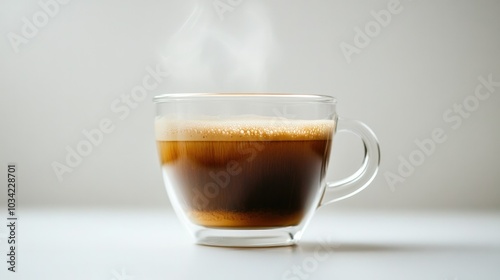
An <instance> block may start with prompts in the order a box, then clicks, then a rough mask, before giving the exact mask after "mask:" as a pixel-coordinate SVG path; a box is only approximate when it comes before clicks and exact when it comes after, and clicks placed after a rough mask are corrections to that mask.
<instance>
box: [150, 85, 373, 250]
mask: <svg viewBox="0 0 500 280" xmlns="http://www.w3.org/2000/svg"><path fill="white" fill-rule="evenodd" d="M154 102H155V106H156V119H155V135H156V141H157V147H158V153H159V157H160V162H161V170H162V173H163V179H164V183H165V187H166V189H167V192H168V196H169V198H170V201H171V203H172V206H173V208H174V210H175V212H176V214H177V216H178V218H179V219H180V220H181V221H182V222H183V224H184V225H185V226H186V227H187V229H188V231H189V232H190V233H191V234H192V236H193V237H194V239H195V241H196V243H198V244H204V245H214V246H238V247H240V246H241V247H254V246H255V247H263V246H283V245H293V244H296V243H297V242H298V241H299V239H300V237H301V235H302V233H303V230H304V228H305V227H306V225H307V224H308V222H309V221H310V220H311V217H312V216H313V214H314V212H315V210H316V209H317V208H319V207H321V206H323V205H326V204H328V203H331V202H335V201H339V200H342V199H345V198H348V197H350V196H352V195H354V194H356V193H358V192H359V191H361V190H362V189H364V188H365V187H367V186H368V185H369V184H370V182H371V181H372V180H373V178H374V177H375V175H376V173H377V170H378V166H379V160H380V151H379V145H378V142H377V138H376V136H375V134H374V133H373V132H372V131H371V130H370V128H368V127H367V126H366V125H364V124H363V123H361V122H358V121H352V120H344V119H339V118H338V116H337V113H336V110H335V106H336V100H335V98H333V97H330V96H323V95H296V94H275V93H255V94H250V93H245V94H242V93H185V94H164V95H159V96H156V97H155V98H154ZM336 131H338V132H341V131H347V132H352V133H354V134H356V135H358V136H359V137H360V138H361V140H362V141H363V143H364V148H365V155H364V160H363V163H362V165H361V167H360V168H359V170H358V171H357V172H355V173H354V174H353V175H351V176H350V177H348V178H346V179H344V180H341V181H339V182H334V183H327V182H325V181H324V178H325V175H326V171H327V166H328V162H329V157H330V150H331V145H332V139H333V136H334V133H335V132H336Z"/></svg>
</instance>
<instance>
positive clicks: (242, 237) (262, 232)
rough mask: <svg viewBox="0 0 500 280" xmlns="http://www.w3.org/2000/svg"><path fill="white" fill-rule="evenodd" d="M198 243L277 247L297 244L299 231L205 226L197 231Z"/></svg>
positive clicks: (225, 245)
mask: <svg viewBox="0 0 500 280" xmlns="http://www.w3.org/2000/svg"><path fill="white" fill-rule="evenodd" d="M195 239H196V243H197V244H200V245H208V246H219V247H277V246H291V245H295V244H297V242H298V241H299V239H300V234H299V233H298V232H293V231H292V230H287V229H283V228H272V229H215V228H204V229H200V230H198V231H197V232H196V233H195Z"/></svg>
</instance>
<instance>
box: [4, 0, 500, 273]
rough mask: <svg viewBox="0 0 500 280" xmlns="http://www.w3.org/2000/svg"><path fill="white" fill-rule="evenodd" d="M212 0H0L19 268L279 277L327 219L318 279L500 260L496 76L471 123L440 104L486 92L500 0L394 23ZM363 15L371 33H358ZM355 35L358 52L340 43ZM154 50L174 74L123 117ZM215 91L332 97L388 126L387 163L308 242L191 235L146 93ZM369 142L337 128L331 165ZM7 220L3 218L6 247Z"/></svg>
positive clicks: (438, 9)
mask: <svg viewBox="0 0 500 280" xmlns="http://www.w3.org/2000/svg"><path fill="white" fill-rule="evenodd" d="M221 1H222V2H224V3H227V1H225V0H221ZM40 2H41V3H48V2H51V1H48V0H41V1H40ZM61 2H62V1H61ZM51 3H56V2H51ZM213 3H214V1H212V0H206V1H201V0H200V1H195V0H191V1H184V0H182V1H181V0H179V1H170V0H169V1H155V0H145V1H116V0H114V1H96V0H89V1H81V0H72V1H68V3H67V4H57V8H56V6H54V5H53V6H51V8H50V9H51V11H52V12H51V13H52V15H50V16H47V12H45V11H44V9H43V8H42V7H41V5H40V4H39V2H38V1H35V0H31V1H12V0H1V1H0V35H1V36H2V38H3V39H2V40H0V129H1V130H0V131H1V132H0V134H1V137H0V164H1V165H2V167H0V170H3V171H0V180H1V182H6V176H7V175H6V174H7V163H10V162H13V163H16V164H17V166H18V173H17V176H18V177H17V178H18V179H17V180H18V185H17V186H18V192H17V198H18V200H17V202H18V206H17V214H18V216H19V217H20V220H19V221H20V227H19V228H18V237H19V240H20V245H19V249H18V250H19V251H18V253H19V260H20V262H19V266H20V269H21V271H22V272H21V274H18V275H17V276H18V278H17V279H131V278H126V277H119V275H118V276H117V274H118V273H122V272H124V271H122V270H121V269H125V270H126V272H127V273H129V274H131V275H135V276H136V278H135V279H165V275H167V276H168V275H170V276H172V279H181V278H186V279H187V278H193V279H199V278H208V279H211V278H212V277H217V278H221V277H222V276H228V277H232V276H235V275H236V274H237V273H241V274H242V279H256V278H265V277H264V276H268V277H269V278H270V279H284V278H283V277H282V276H283V275H284V273H285V272H286V271H288V270H289V269H291V268H292V267H293V266H294V265H304V264H305V263H306V262H307V261H308V260H310V258H311V257H314V254H313V253H314V252H315V251H314V250H315V248H316V247H315V246H316V245H315V244H316V243H314V242H316V241H317V240H318V238H319V239H324V238H326V239H328V240H332V244H330V245H332V246H333V245H335V246H333V247H334V248H337V247H338V246H337V245H339V246H340V247H338V248H340V249H336V250H335V254H332V256H334V257H331V258H330V259H328V261H326V262H324V264H321V265H319V266H318V268H317V269H316V270H315V271H313V272H311V274H310V276H311V278H310V279H326V277H329V276H328V275H337V276H344V277H341V278H343V279H346V278H350V279H366V278H371V279H377V277H376V276H377V275H378V276H379V277H383V278H384V279H410V278H411V277H410V276H413V278H411V279H441V280H444V279H447V280H448V279H449V280H458V279H498V275H499V271H498V259H499V258H498V256H499V254H498V252H499V251H498V248H499V247H498V237H496V236H498V232H499V228H498V212H493V213H496V214H493V215H484V216H483V215H482V214H481V213H484V212H487V211H491V210H494V211H497V210H500V172H499V166H500V165H499V164H498V157H499V155H500V145H498V143H500V128H499V122H498V121H499V119H500V110H499V106H500V87H497V86H496V87H494V88H493V89H494V91H493V92H492V93H491V94H490V96H489V97H488V98H486V99H485V100H481V101H478V104H476V105H477V106H476V107H474V111H473V112H469V113H470V114H468V115H467V117H460V118H459V119H460V120H461V124H460V126H458V123H456V122H457V121H458V120H457V116H458V114H456V113H453V112H452V113H451V115H449V116H454V121H451V122H450V121H449V120H448V121H447V120H446V119H444V118H443V114H450V113H449V111H448V110H453V109H454V106H455V104H461V103H462V102H463V101H464V100H469V101H470V100H474V97H473V96H474V92H475V90H476V88H477V87H478V86H479V85H480V81H479V77H484V78H485V79H488V77H489V76H490V75H491V79H492V80H493V81H495V82H497V81H500V35H499V34H500V33H499V30H500V16H499V15H500V2H499V1H488V0H481V1H451V0H449V1H448V0H447V1H445V0H440V1H430V0H428V1H426V0H414V1H410V0H402V1H401V2H400V4H399V8H398V12H397V13H393V14H392V15H391V18H390V20H387V22H386V23H384V25H385V26H381V25H380V24H377V23H376V22H375V19H374V16H373V14H372V11H374V12H375V13H376V14H380V11H382V10H388V4H389V3H391V1H388V0H377V1H368V0H356V1H298V0H288V1H282V0H279V1H278V0H276V1H246V0H243V1H230V3H233V4H234V7H231V9H230V10H228V11H226V12H225V13H223V14H222V16H221V17H219V15H218V14H217V11H216V9H215V8H214V6H213ZM44 15H45V17H46V18H45V19H46V22H44ZM34 16H35V18H36V19H33V17H34ZM34 20H35V21H36V20H38V21H39V24H38V25H39V26H38V27H36V26H35V28H36V30H33V29H31V30H30V31H29V32H28V31H27V29H29V28H28V27H26V25H27V23H26V21H29V22H30V24H33V22H34ZM40 21H41V23H40ZM373 24H375V25H373ZM370 26H371V27H370ZM374 26H375V27H374ZM377 26H378V28H379V29H377ZM366 27H368V28H375V29H372V32H373V34H372V35H373V36H372V37H370V38H369V42H365V45H359V44H360V42H358V44H356V41H355V39H356V38H357V37H359V36H360V35H359V32H358V31H356V30H357V28H359V29H360V30H365V28H366ZM23 30H24V32H25V33H26V32H28V36H26V34H24V33H23ZM361 32H366V31H361ZM16 36H17V37H16ZM12 38H16V39H15V40H14V39H12ZM19 38H21V39H19ZM358 39H359V38H358ZM13 40H14V41H13ZM19 40H21V41H19ZM13 42H14V43H13ZM342 44H349V45H352V46H353V47H356V46H357V47H358V51H357V52H356V53H354V54H352V55H347V56H346V55H345V53H343V51H342V49H341V45H342ZM349 60H350V61H349ZM156 67H160V68H161V69H165V70H166V69H168V70H169V72H170V76H168V77H163V78H161V81H160V82H159V83H157V85H156V86H155V89H154V90H150V91H148V93H147V96H146V97H145V98H144V100H142V101H141V102H136V103H134V105H133V106H135V107H134V108H132V109H130V113H129V114H128V115H127V116H125V115H124V113H123V111H118V110H117V108H116V106H123V105H124V103H123V102H122V101H121V100H122V99H121V98H122V96H130V94H131V91H132V90H133V89H134V88H135V87H136V86H140V85H142V83H143V79H144V77H146V76H147V75H149V71H150V70H147V69H155V68H156ZM484 90H485V88H484V87H483V88H482V93H486V92H485V91H484ZM218 91H226V92H227V91H245V92H257V91H258V92H291V93H316V94H326V95H331V96H335V97H336V98H337V99H338V111H339V114H340V115H341V116H342V117H345V118H352V119H359V120H362V121H364V122H366V123H367V124H368V125H369V126H370V127H371V128H372V129H373V130H374V131H375V133H376V134H377V136H378V138H379V140H380V146H381V152H382V161H381V166H380V170H379V175H378V176H377V178H376V179H375V180H374V181H373V183H372V185H371V186H370V187H369V188H368V189H366V190H365V191H363V192H361V193H360V194H359V195H356V196H355V197H352V198H350V199H348V200H345V201H342V202H339V203H337V204H334V205H328V206H326V207H324V208H323V209H321V210H320V211H319V212H320V213H318V216H317V217H315V218H314V219H313V221H312V222H311V226H310V228H311V229H310V230H309V231H306V234H305V236H304V243H303V246H298V248H295V249H294V248H280V249H276V250H273V249H269V250H267V249H266V250H262V251H259V250H257V251H251V250H250V251H245V250H240V249H232V250H228V251H225V250H220V249H219V248H207V247H202V246H192V245H191V243H190V242H189V241H188V240H187V237H186V233H185V232H184V231H183V229H182V228H181V227H180V224H179V223H178V221H176V219H175V217H174V216H173V214H171V213H169V212H170V211H171V208H170V204H169V201H168V197H167V194H166V192H165V190H164V187H163V183H162V178H161V174H160V168H159V163H158V158H157V154H156V147H155V141H154V131H153V119H154V106H153V103H152V97H153V96H154V95H156V94H161V93H165V92H218ZM113 104H114V105H113ZM470 104H472V103H470ZM470 104H469V106H470ZM473 105H474V104H473ZM113 106H115V107H113ZM117 111H118V112H117ZM120 117H122V118H120ZM103 120H109V122H111V123H112V126H113V128H114V129H113V131H112V132H111V133H106V134H104V136H103V139H102V142H100V143H98V145H96V146H94V147H93V148H92V151H91V152H90V153H89V155H87V156H85V157H83V159H82V160H81V162H79V163H78V164H75V166H74V167H71V172H66V173H64V174H62V175H61V176H62V177H61V180H59V179H58V176H57V174H56V172H54V169H53V165H54V164H55V162H57V163H60V164H65V165H66V164H67V163H66V157H67V154H68V151H67V149H68V148H69V149H76V148H77V146H78V144H79V143H81V142H82V141H83V140H85V136H84V135H83V134H82V131H83V130H87V131H91V130H95V129H97V128H98V127H99V123H100V122H102V121H103ZM454 125H456V129H454V128H453V126H454ZM435 129H442V131H443V133H444V135H445V136H446V141H445V142H444V143H440V144H436V147H435V149H434V150H433V151H432V153H430V154H429V155H428V156H425V157H424V158H423V162H422V163H421V164H420V165H419V166H416V167H415V169H414V170H413V172H412V174H410V175H409V176H405V177H404V178H403V179H404V181H403V182H395V183H394V185H393V187H392V188H391V187H390V185H391V184H390V182H389V181H388V180H387V179H386V177H385V175H386V174H389V173H392V174H395V175H398V176H399V175H401V174H399V171H398V168H399V166H400V165H401V162H402V159H403V160H408V159H409V157H410V156H411V155H412V154H413V155H417V153H418V152H416V151H418V147H417V145H416V144H415V141H417V140H423V139H426V138H429V137H431V134H432V132H433V131H434V130H435ZM361 157H362V154H361V144H360V142H359V140H357V139H356V138H355V137H354V136H352V135H342V134H339V135H338V136H336V138H335V141H334V150H333V156H332V158H333V162H332V164H331V165H330V168H329V171H330V172H329V175H328V179H329V180H334V179H339V178H341V177H345V176H347V175H349V174H350V173H352V172H354V171H355V169H356V168H357V166H358V165H359V164H360V161H361ZM405 175H408V174H405ZM0 186H1V187H0V213H4V214H1V215H0V218H1V220H2V221H4V220H5V217H6V208H7V205H6V202H7V197H6V194H7V191H6V183H0ZM104 209H105V210H106V211H103V210H104ZM410 212H411V213H410ZM445 212H446V213H448V214H446V215H445V214H443V215H440V213H445ZM470 212H474V213H480V214H471V213H470ZM353 213H354V214H353ZM379 213H380V214H379ZM405 213H410V214H405ZM450 213H459V214H450ZM464 213H465V214H464ZM329 217H331V220H330V219H329ZM2 224H3V222H2ZM6 234H7V233H6V228H5V227H4V226H2V227H1V230H0V253H1V255H5V251H4V249H5V248H6V242H5V240H6V239H4V238H3V237H6ZM311 242H312V243H311ZM0 259H1V260H3V258H1V257H0ZM228 259H229V260H231V261H232V262H231V263H230V264H229V265H228V266H227V267H226V268H227V269H226V270H224V269H223V268H221V267H220V265H221V264H223V263H225V261H227V260H228ZM207 260H211V261H207ZM374 261H375V262H374ZM2 262H3V261H2ZM272 262H274V263H273V265H269V264H270V263H272ZM326 263H328V265H326ZM82 264H85V265H84V266H82ZM249 264H251V265H249ZM193 267H201V268H203V269H201V270H196V269H193ZM360 267H362V268H363V269H360ZM0 269H1V273H0V275H3V273H7V272H6V269H5V266H4V265H2V266H1V268H0ZM415 272H417V273H416V274H415ZM235 273H236V274H235ZM8 275H9V277H12V274H8ZM257 275H258V276H259V277H257ZM122 276H123V273H122ZM0 278H2V279H4V278H3V276H2V277H0ZM222 278H223V277H222ZM7 279H11V278H7ZM12 279H13V278H12Z"/></svg>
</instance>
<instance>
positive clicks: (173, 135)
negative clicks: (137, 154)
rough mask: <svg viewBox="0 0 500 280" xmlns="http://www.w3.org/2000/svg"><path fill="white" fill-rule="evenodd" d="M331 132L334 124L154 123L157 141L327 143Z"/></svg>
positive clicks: (250, 121) (281, 121)
mask: <svg viewBox="0 0 500 280" xmlns="http://www.w3.org/2000/svg"><path fill="white" fill-rule="evenodd" d="M334 130H335V121H334V120H289V119H276V118H269V119H267V118H266V119H263V118H259V119H257V118H255V119H227V120H172V119H168V118H158V119H157V120H156V122H155V133H156V140H157V141H259V140H288V141H290V140H312V139H315V140H320V139H329V138H330V137H331V136H332V133H333V131H334Z"/></svg>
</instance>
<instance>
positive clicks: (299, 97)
mask: <svg viewBox="0 0 500 280" xmlns="http://www.w3.org/2000/svg"><path fill="white" fill-rule="evenodd" d="M259 98H268V99H270V100H273V99H274V100H275V101H279V102H320V103H331V104H336V103H337V99H336V98H335V97H333V96H329V95H321V94H297V93H262V92H259V93H250V92H248V93H243V92H240V93H229V92H227V93H226V92H220V93H165V94H160V95H156V96H154V97H153V102H155V103H163V102H171V101H187V100H191V101H196V100H203V101H208V100H223V99H227V100H229V99H232V100H241V99H244V100H249V99H250V100H251V99H259ZM278 99H279V100H278Z"/></svg>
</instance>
